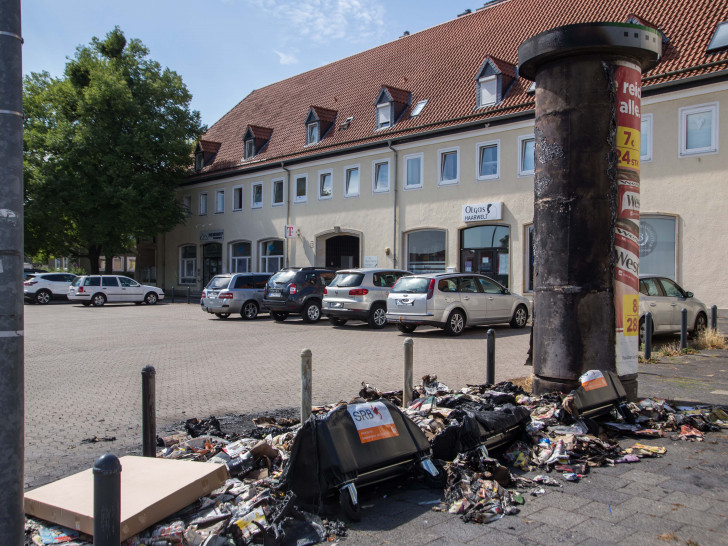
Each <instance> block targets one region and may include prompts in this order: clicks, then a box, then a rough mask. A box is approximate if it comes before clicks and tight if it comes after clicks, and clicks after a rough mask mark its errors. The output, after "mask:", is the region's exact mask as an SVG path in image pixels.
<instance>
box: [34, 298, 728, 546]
mask: <svg viewBox="0 0 728 546" xmlns="http://www.w3.org/2000/svg"><path fill="white" fill-rule="evenodd" d="M726 319H728V316H726V315H725V314H724V313H722V314H721V319H720V321H719V329H720V330H721V331H722V332H726V331H728V327H727V326H728V324H726ZM495 329H496V335H497V341H496V380H497V381H501V380H506V379H511V378H514V377H523V376H526V375H530V373H531V368H529V367H524V365H523V364H524V361H525V357H526V351H527V347H528V337H529V336H528V329H526V330H511V329H510V328H508V327H507V326H503V327H496V328H495ZM485 332H486V329H485V328H478V329H474V330H468V331H466V333H465V334H464V335H463V336H462V337H460V338H448V337H447V336H445V335H443V334H442V333H441V332H440V331H438V330H434V329H422V331H420V330H417V331H416V332H415V333H414V334H413V335H412V337H413V339H414V342H415V345H414V355H415V359H414V360H415V378H417V379H418V378H420V377H421V376H422V375H424V374H426V373H434V374H437V375H438V377H439V379H440V380H441V381H443V382H444V383H446V384H448V385H449V386H451V387H453V388H459V387H462V386H464V385H466V384H468V383H482V382H483V381H484V377H485ZM407 337H408V336H405V335H403V334H400V333H399V332H398V331H397V330H395V329H391V328H387V329H385V330H381V331H372V330H369V329H368V328H367V327H366V326H365V325H361V326H358V325H351V326H350V325H347V326H345V327H343V328H333V327H331V326H330V325H329V324H328V323H326V322H324V323H320V324H317V325H306V324H303V323H302V322H301V321H300V319H295V318H293V319H289V320H288V321H286V322H284V323H282V324H279V323H274V322H273V321H271V320H270V319H268V318H267V317H266V316H262V317H261V318H260V319H258V320H256V321H253V322H248V321H243V320H241V319H233V318H231V319H228V320H227V321H220V320H217V319H215V318H214V317H211V316H209V315H206V314H203V313H202V312H201V311H200V310H199V308H198V307H197V306H196V305H187V304H163V305H157V306H154V307H148V306H134V305H116V306H106V307H103V308H85V307H81V306H76V305H70V304H51V305H48V306H42V307H41V306H35V305H33V306H31V305H28V306H26V307H25V354H26V362H25V370H26V385H25V386H26V452H25V484H26V489H29V488H34V487H37V486H40V485H43V484H45V483H48V482H50V481H53V480H56V479H59V478H61V477H64V476H67V475H69V474H72V473H75V472H77V471H80V470H83V469H86V468H89V467H90V466H91V465H92V464H93V461H94V460H95V459H96V458H97V457H98V456H100V455H101V454H103V453H106V452H109V451H111V452H114V453H116V454H117V455H123V454H128V453H137V454H139V453H140V452H141V369H142V368H143V367H144V366H147V365H152V366H154V367H155V368H156V371H157V384H156V392H157V426H158V430H162V429H165V428H168V427H171V426H173V425H175V424H178V423H179V422H181V421H182V420H184V419H186V418H189V417H207V416H209V415H217V416H221V415H226V414H241V413H244V414H250V413H253V414H255V413H262V412H265V411H274V410H280V409H291V408H297V407H298V406H299V404H300V376H299V373H300V352H301V350H302V349H304V348H310V349H311V350H312V352H313V369H314V375H313V385H314V403H315V404H319V403H328V402H333V401H337V400H339V399H343V400H348V399H350V398H352V397H353V396H354V395H355V394H356V393H357V392H358V390H359V388H360V386H361V382H362V381H366V382H368V383H370V384H372V385H375V386H376V387H378V388H380V389H382V390H390V389H391V390H394V389H399V388H401V382H402V362H403V346H402V344H403V341H404V340H405V339H406V338H407ZM674 339H675V338H669V339H664V340H662V341H673V340H674ZM639 394H640V396H642V397H647V396H655V397H662V398H669V399H675V400H684V401H692V402H706V403H717V404H726V405H728V351H718V350H714V351H703V352H701V353H700V354H698V355H687V356H680V357H675V358H662V359H660V360H659V362H657V363H654V364H641V365H640V377H639ZM111 437H114V438H115V440H113V441H104V438H111ZM93 438H96V439H97V440H100V441H96V442H90V443H84V440H88V439H93ZM641 441H642V443H646V444H650V445H663V446H665V447H666V448H667V454H666V455H665V456H663V457H662V458H658V459H643V460H642V461H641V462H640V463H636V464H624V465H617V466H615V467H606V468H596V469H593V470H592V472H591V473H590V474H588V475H587V476H586V477H585V478H584V479H583V480H582V481H581V482H579V483H564V486H563V487H562V488H558V489H557V488H550V489H549V490H548V492H547V494H546V495H543V496H539V497H528V498H527V499H526V503H525V505H524V506H523V507H522V509H521V512H520V513H519V514H518V515H515V516H507V517H504V518H502V519H500V520H498V521H496V522H493V523H491V524H488V525H477V524H466V523H463V522H462V521H460V520H459V519H458V517H457V516H455V515H451V514H447V513H441V512H434V511H432V506H433V505H434V504H436V503H437V502H438V501H439V499H440V494H441V492H440V491H434V490H431V489H428V488H426V487H425V486H424V485H422V484H421V483H420V482H419V481H417V480H399V481H396V480H395V481H392V482H390V483H387V484H385V485H383V486H376V487H370V488H363V489H362V490H360V500H361V503H362V508H363V509H362V516H363V518H362V521H361V522H360V523H356V524H351V525H350V526H349V536H348V538H347V539H346V543H347V544H362V545H365V544H366V545H369V544H392V543H400V544H466V543H478V544H482V543H489V542H494V543H495V542H497V543H499V544H554V543H564V544H661V545H664V544H728V502H727V501H728V468H727V467H726V465H725V460H726V455H728V432H727V431H721V432H720V433H711V434H709V435H708V436H707V437H706V439H705V441H704V442H700V443H692V442H685V441H672V440H671V439H669V438H661V439H648V440H645V439H642V440H641ZM634 442H635V440H634V439H624V440H623V441H621V442H620V443H621V444H622V445H623V446H624V447H626V446H630V445H632V444H633V443H634Z"/></svg>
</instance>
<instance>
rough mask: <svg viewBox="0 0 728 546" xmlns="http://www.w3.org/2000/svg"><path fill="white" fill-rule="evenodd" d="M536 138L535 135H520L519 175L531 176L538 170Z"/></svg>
mask: <svg viewBox="0 0 728 546" xmlns="http://www.w3.org/2000/svg"><path fill="white" fill-rule="evenodd" d="M535 154H536V139H535V137H534V136H533V135H523V136H519V137H518V176H529V175H532V174H534V173H535V172H536V163H535V160H536V155H535Z"/></svg>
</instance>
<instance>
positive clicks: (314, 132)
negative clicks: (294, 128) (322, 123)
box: [306, 121, 320, 144]
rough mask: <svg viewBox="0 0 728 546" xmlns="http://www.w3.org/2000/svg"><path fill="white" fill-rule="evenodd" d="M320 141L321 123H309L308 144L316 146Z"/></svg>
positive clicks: (307, 127) (307, 128) (307, 130)
mask: <svg viewBox="0 0 728 546" xmlns="http://www.w3.org/2000/svg"><path fill="white" fill-rule="evenodd" d="M319 140H320V139H319V122H318V121H317V122H315V123H309V124H308V125H307V126H306V144H316V143H317V142H318V141H319Z"/></svg>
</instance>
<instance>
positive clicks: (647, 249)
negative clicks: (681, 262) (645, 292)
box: [640, 213, 677, 280]
mask: <svg viewBox="0 0 728 546" xmlns="http://www.w3.org/2000/svg"><path fill="white" fill-rule="evenodd" d="M676 261H677V217H675V216H669V215H664V214H648V213H643V214H640V274H646V275H661V276H664V277H669V278H670V279H672V280H677V276H676V271H675V264H676Z"/></svg>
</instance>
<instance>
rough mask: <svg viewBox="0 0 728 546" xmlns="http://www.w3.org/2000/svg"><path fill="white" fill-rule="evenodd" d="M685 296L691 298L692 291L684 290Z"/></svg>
mask: <svg viewBox="0 0 728 546" xmlns="http://www.w3.org/2000/svg"><path fill="white" fill-rule="evenodd" d="M685 297H686V298H692V297H693V293H692V292H685Z"/></svg>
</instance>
